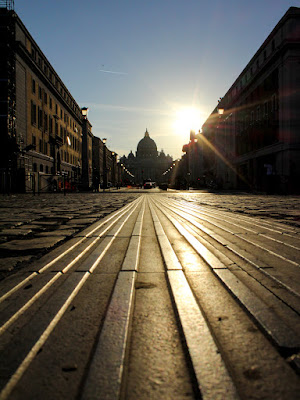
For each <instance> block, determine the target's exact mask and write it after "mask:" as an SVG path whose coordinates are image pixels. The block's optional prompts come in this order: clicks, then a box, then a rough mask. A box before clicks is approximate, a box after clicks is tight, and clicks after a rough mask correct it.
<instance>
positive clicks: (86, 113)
mask: <svg viewBox="0 0 300 400" xmlns="http://www.w3.org/2000/svg"><path fill="white" fill-rule="evenodd" d="M88 112H89V109H88V108H87V107H82V109H81V113H82V116H83V118H84V119H87V116H88Z"/></svg>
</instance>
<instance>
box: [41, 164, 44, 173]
mask: <svg viewBox="0 0 300 400" xmlns="http://www.w3.org/2000/svg"><path fill="white" fill-rule="evenodd" d="M40 172H44V166H43V164H40Z"/></svg>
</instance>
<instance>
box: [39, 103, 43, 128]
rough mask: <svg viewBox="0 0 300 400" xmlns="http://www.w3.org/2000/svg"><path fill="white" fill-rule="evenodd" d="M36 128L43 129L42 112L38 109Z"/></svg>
mask: <svg viewBox="0 0 300 400" xmlns="http://www.w3.org/2000/svg"><path fill="white" fill-rule="evenodd" d="M38 127H39V128H40V129H41V128H43V110H42V109H41V108H40V107H38Z"/></svg>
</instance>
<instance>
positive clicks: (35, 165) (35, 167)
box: [33, 163, 37, 172]
mask: <svg viewBox="0 0 300 400" xmlns="http://www.w3.org/2000/svg"><path fill="white" fill-rule="evenodd" d="M33 172H37V163H33Z"/></svg>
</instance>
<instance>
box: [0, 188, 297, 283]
mask: <svg viewBox="0 0 300 400" xmlns="http://www.w3.org/2000/svg"><path fill="white" fill-rule="evenodd" d="M145 192H149V193H154V192H156V193H157V192H161V193H162V195H167V196H170V197H174V198H177V199H178V197H180V198H181V199H182V200H185V201H188V202H193V203H196V204H197V205H204V206H209V207H212V208H217V209H222V210H228V211H233V212H235V213H236V214H237V217H238V215H239V214H246V215H252V216H255V217H260V218H263V219H275V220H277V221H278V222H281V223H286V224H289V225H292V226H297V227H299V226H300V196H276V195H253V194H248V193H240V192H237V193H232V192H215V193H211V192H208V191H206V190H189V191H176V190H168V191H167V192H166V191H160V190H159V189H151V190H148V191H145V190H138V189H132V190H130V189H124V188H123V189H121V190H118V191H116V190H111V191H107V192H105V193H103V192H99V193H91V192H90V193H67V194H66V196H64V194H63V193H49V194H47V193H44V194H40V195H36V196H33V195H32V194H14V195H10V196H8V195H1V196H0V280H1V279H3V278H4V277H6V276H7V275H10V274H12V273H14V272H16V271H18V270H20V269H21V268H22V267H23V266H25V265H27V264H28V263H29V262H32V261H33V260H34V259H38V258H40V257H41V256H42V255H43V254H45V253H47V252H48V251H49V250H50V249H52V248H54V247H56V246H58V245H60V244H62V243H63V242H64V241H66V240H68V239H70V238H71V237H72V236H73V235H75V234H76V233H78V232H80V231H81V230H83V229H85V228H86V227H87V226H89V225H91V224H92V223H94V222H96V221H98V220H100V219H101V218H103V217H105V216H106V215H107V214H110V213H111V212H113V211H115V210H117V209H119V208H121V207H123V206H125V205H126V204H128V203H129V202H131V201H133V200H135V199H136V198H137V197H139V196H140V195H141V194H142V193H145Z"/></svg>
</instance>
